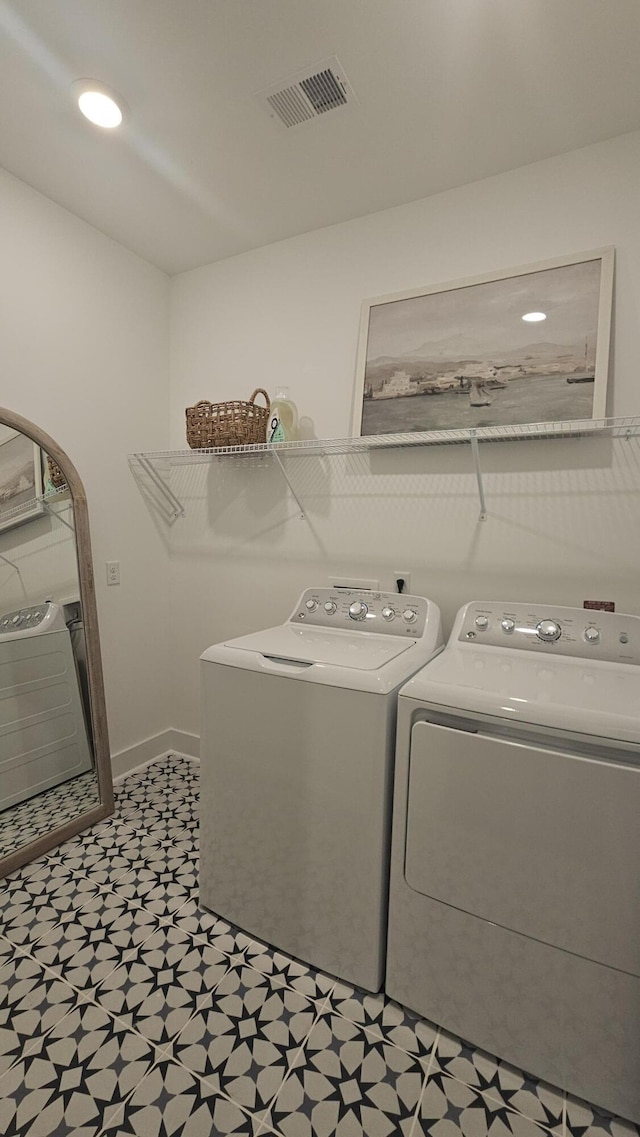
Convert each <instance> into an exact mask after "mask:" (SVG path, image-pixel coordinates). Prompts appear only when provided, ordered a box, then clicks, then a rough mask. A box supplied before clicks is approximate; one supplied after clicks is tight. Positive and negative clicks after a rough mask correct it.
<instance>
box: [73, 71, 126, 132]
mask: <svg viewBox="0 0 640 1137" xmlns="http://www.w3.org/2000/svg"><path fill="white" fill-rule="evenodd" d="M71 90H72V92H73V97H74V98H75V100H76V102H77V104H78V107H79V108H80V110H81V111H82V113H83V115H84V116H85V118H88V119H89V121H90V122H93V123H94V124H95V125H96V126H101V127H103V128H104V129H105V130H113V128H114V127H115V126H120V123H121V122H122V121H123V119H124V118H125V117H126V112H127V106H126V103H125V102H124V99H121V98H120V96H119V95H117V94H116V93H115V91H112V90H111V89H110V88H109V87H105V85H104V83H99V82H98V81H97V80H96V79H76V81H75V83H72V84H71Z"/></svg>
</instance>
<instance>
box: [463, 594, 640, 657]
mask: <svg viewBox="0 0 640 1137" xmlns="http://www.w3.org/2000/svg"><path fill="white" fill-rule="evenodd" d="M456 624H457V627H458V632H457V639H458V641H459V642H461V643H469V644H486V645H488V646H490V647H509V648H514V649H520V650H522V651H537V652H543V653H544V654H547V653H548V654H552V655H571V656H575V657H576V658H578V659H602V660H607V661H609V662H613V663H634V664H640V616H625V615H622V614H618V613H617V612H599V611H594V610H592V609H587V608H560V607H556V606H547V607H544V608H543V607H542V606H540V607H538V605H530V604H509V605H503V604H494V603H492V602H491V601H478V602H474V603H471V604H467V605H466V606H465V607H464V608H463V609H462V610H461V612H459V613H458V617H457V620H456Z"/></svg>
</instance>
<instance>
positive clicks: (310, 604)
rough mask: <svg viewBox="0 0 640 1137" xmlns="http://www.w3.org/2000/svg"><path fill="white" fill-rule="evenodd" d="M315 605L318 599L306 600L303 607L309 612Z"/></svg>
mask: <svg viewBox="0 0 640 1137" xmlns="http://www.w3.org/2000/svg"><path fill="white" fill-rule="evenodd" d="M317 607H318V601H317V600H307V601H306V603H305V608H306V609H307V611H309V612H315V610H316V608H317Z"/></svg>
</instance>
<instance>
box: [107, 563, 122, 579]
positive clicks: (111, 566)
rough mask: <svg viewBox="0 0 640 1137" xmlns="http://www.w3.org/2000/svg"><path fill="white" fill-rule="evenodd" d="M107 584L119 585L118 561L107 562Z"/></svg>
mask: <svg viewBox="0 0 640 1137" xmlns="http://www.w3.org/2000/svg"><path fill="white" fill-rule="evenodd" d="M107 584H120V561H107Z"/></svg>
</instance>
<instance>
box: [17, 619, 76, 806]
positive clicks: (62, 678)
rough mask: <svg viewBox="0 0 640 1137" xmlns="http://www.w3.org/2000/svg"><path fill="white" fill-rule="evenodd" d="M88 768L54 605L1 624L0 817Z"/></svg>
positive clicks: (70, 663) (71, 660) (70, 660)
mask: <svg viewBox="0 0 640 1137" xmlns="http://www.w3.org/2000/svg"><path fill="white" fill-rule="evenodd" d="M92 767H93V756H92V751H91V746H90V743H89V737H88V733H87V726H86V721H85V714H84V708H83V705H82V698H81V694H80V686H79V683H78V674H77V669H76V661H75V657H74V653H73V647H72V643H71V636H70V633H69V630H68V628H67V625H66V623H65V619H64V613H63V610H62V608H61V607H60V605H59V604H54V603H53V602H52V601H44V602H43V603H42V604H34V605H32V606H31V607H30V608H19V609H17V610H16V611H14V612H7V613H5V615H4V616H2V617H0V810H2V809H6V808H8V807H9V806H12V805H17V804H18V803H19V802H21V801H25V800H26V799H28V798H31V797H34V796H35V795H36V794H39V793H42V792H43V790H46V789H50V788H51V787H52V786H57V785H59V784H60V783H61V782H66V781H68V780H69V778H73V777H75V776H76V775H78V774H83V773H85V772H86V771H87V770H91V769H92Z"/></svg>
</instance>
